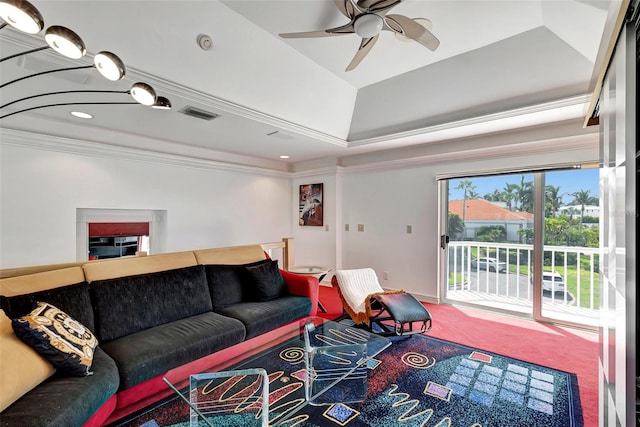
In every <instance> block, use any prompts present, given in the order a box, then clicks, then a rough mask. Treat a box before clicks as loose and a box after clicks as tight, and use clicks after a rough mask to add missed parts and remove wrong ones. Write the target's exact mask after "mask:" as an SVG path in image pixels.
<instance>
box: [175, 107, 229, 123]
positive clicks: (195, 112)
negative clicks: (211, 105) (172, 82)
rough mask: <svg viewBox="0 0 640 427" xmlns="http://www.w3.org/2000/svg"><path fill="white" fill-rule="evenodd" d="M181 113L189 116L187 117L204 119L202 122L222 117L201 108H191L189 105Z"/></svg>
mask: <svg viewBox="0 0 640 427" xmlns="http://www.w3.org/2000/svg"><path fill="white" fill-rule="evenodd" d="M180 112H181V113H182V114H185V115H187V116H191V117H195V118H196V119H202V120H213V119H215V118H216V117H220V114H216V113H212V112H210V111H205V110H201V109H199V108H196V107H191V106H189V105H187V106H186V107H184V108H183V109H182V110H180Z"/></svg>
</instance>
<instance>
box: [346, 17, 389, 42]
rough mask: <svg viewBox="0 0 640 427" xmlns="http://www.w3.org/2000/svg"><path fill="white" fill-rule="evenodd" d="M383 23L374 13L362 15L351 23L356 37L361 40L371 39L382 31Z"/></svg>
mask: <svg viewBox="0 0 640 427" xmlns="http://www.w3.org/2000/svg"><path fill="white" fill-rule="evenodd" d="M383 24H384V21H383V20H382V17H380V16H379V15H377V14H375V13H364V14H362V15H360V16H358V17H357V18H356V20H355V22H354V23H353V28H354V30H355V32H356V34H357V35H359V36H360V37H362V38H367V39H368V38H371V37H373V36H375V35H377V34H378V33H379V32H380V31H382V26H383Z"/></svg>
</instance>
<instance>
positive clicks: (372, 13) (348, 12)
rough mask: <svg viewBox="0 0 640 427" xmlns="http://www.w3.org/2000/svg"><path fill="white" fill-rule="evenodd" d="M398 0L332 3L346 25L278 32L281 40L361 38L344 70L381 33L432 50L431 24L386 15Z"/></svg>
mask: <svg viewBox="0 0 640 427" xmlns="http://www.w3.org/2000/svg"><path fill="white" fill-rule="evenodd" d="M401 2H402V0H334V4H335V5H336V7H337V8H338V10H339V11H340V13H342V14H343V15H344V16H346V17H347V18H349V20H350V21H349V23H348V24H346V25H342V26H340V27H336V28H329V29H326V30H321V31H307V32H301V33H281V34H280V37H282V38H309V37H327V36H340V35H345V34H356V35H358V36H360V37H361V38H362V41H361V43H360V47H359V48H358V51H357V52H356V54H355V55H354V57H353V59H352V60H351V62H350V63H349V65H347V68H346V69H345V71H351V70H353V69H355V68H356V67H357V66H358V65H359V64H360V62H362V60H363V59H364V58H365V57H366V56H367V54H368V53H369V52H370V51H371V49H372V48H373V46H374V44H375V43H376V41H377V40H378V37H379V35H380V32H381V31H383V30H386V31H391V32H393V33H394V34H395V35H396V37H397V38H398V39H399V40H412V41H416V42H418V43H420V44H421V45H423V46H424V47H426V48H427V49H429V50H432V51H434V50H436V49H437V48H438V46H439V45H440V40H438V39H437V38H436V36H435V35H433V33H432V32H431V28H432V25H431V21H429V20H428V19H425V18H416V19H411V18H408V17H406V16H404V15H387V12H388V11H389V10H391V8H393V7H394V6H397V5H398V4H400V3H401Z"/></svg>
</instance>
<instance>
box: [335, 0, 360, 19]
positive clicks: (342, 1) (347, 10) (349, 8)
mask: <svg viewBox="0 0 640 427" xmlns="http://www.w3.org/2000/svg"><path fill="white" fill-rule="evenodd" d="M333 2H334V3H335V4H336V7H337V8H338V10H339V11H340V13H342V14H343V15H344V16H346V17H347V18H349V19H353V16H354V15H355V13H354V10H353V4H352V3H351V0H333Z"/></svg>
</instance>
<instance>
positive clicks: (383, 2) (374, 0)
mask: <svg viewBox="0 0 640 427" xmlns="http://www.w3.org/2000/svg"><path fill="white" fill-rule="evenodd" d="M400 3H402V0H360V1H359V2H358V6H360V7H361V8H362V9H364V10H366V11H367V12H374V13H379V12H384V11H386V10H389V9H391V8H392V7H394V6H397V5H399V4H400Z"/></svg>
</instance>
